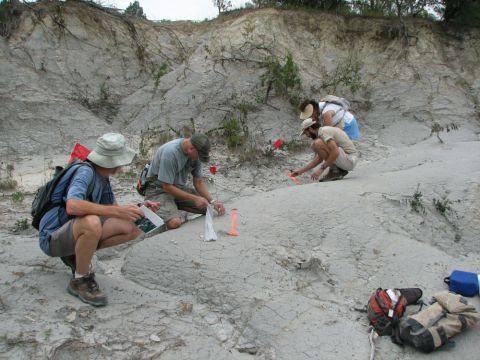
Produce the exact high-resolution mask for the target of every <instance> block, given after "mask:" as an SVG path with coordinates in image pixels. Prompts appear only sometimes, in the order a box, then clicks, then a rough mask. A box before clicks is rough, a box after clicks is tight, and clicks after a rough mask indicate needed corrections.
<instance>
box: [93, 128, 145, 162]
mask: <svg viewBox="0 0 480 360" xmlns="http://www.w3.org/2000/svg"><path fill="white" fill-rule="evenodd" d="M135 154H136V152H135V150H133V149H131V148H129V147H128V146H127V141H126V140H125V137H124V136H123V135H122V134H117V133H107V134H105V135H103V136H102V137H100V138H98V140H97V143H96V144H95V148H94V149H93V151H92V152H91V153H90V154H89V155H88V157H87V159H88V160H90V161H91V162H93V163H94V164H96V165H98V166H101V167H103V168H107V169H112V168H115V167H118V166H124V165H128V164H130V163H131V162H132V160H133V158H134V157H135Z"/></svg>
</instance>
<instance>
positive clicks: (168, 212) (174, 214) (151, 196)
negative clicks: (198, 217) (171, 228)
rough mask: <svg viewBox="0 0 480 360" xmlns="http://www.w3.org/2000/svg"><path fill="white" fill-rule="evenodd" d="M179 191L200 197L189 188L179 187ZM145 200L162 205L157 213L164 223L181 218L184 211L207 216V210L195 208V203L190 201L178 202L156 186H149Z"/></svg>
mask: <svg viewBox="0 0 480 360" xmlns="http://www.w3.org/2000/svg"><path fill="white" fill-rule="evenodd" d="M178 188H179V189H181V190H183V191H185V192H188V193H190V194H194V195H200V194H199V193H198V192H196V191H195V190H194V189H191V188H188V187H178ZM145 200H150V201H157V202H159V203H160V208H159V209H158V211H157V215H158V216H160V217H161V218H162V219H163V221H165V222H168V221H169V220H171V219H174V218H181V217H182V213H181V210H183V211H188V212H191V213H195V214H205V213H206V211H207V210H206V209H200V208H198V207H196V206H195V203H194V202H193V201H190V200H178V199H175V197H173V196H172V195H170V194H167V193H166V192H164V191H163V189H161V188H158V187H156V186H148V187H147V190H146V191H145Z"/></svg>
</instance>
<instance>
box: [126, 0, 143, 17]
mask: <svg viewBox="0 0 480 360" xmlns="http://www.w3.org/2000/svg"><path fill="white" fill-rule="evenodd" d="M124 14H125V15H128V16H135V17H138V18H141V19H146V18H147V16H146V15H145V14H144V12H143V8H142V7H141V6H140V3H139V2H138V1H137V0H135V1H134V2H132V3H130V5H128V7H127V8H126V9H125V12H124Z"/></svg>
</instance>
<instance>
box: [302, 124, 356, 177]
mask: <svg viewBox="0 0 480 360" xmlns="http://www.w3.org/2000/svg"><path fill="white" fill-rule="evenodd" d="M300 135H306V136H308V137H309V138H311V139H312V140H313V143H312V146H311V148H312V150H313V152H314V153H315V156H314V158H313V160H312V161H310V162H309V163H308V164H307V165H305V166H303V167H301V168H300V169H297V170H294V171H292V175H294V176H298V175H301V174H303V173H305V172H307V171H308V170H311V169H313V168H314V167H316V166H317V165H320V164H321V165H320V167H319V168H318V169H317V170H315V171H314V172H313V173H312V175H311V178H312V180H317V179H319V178H320V181H332V180H339V179H342V178H343V177H344V176H345V175H347V174H348V172H349V171H352V170H353V169H354V168H355V165H356V163H357V150H356V148H355V145H354V144H353V142H352V141H351V140H350V139H349V138H348V136H347V134H346V133H345V132H343V131H342V130H340V129H338V128H336V127H331V126H324V127H320V124H319V123H318V122H316V121H314V120H313V119H311V118H309V119H306V120H304V121H303V122H302V125H301V127H300ZM326 169H328V172H327V173H324V171H325V170H326Z"/></svg>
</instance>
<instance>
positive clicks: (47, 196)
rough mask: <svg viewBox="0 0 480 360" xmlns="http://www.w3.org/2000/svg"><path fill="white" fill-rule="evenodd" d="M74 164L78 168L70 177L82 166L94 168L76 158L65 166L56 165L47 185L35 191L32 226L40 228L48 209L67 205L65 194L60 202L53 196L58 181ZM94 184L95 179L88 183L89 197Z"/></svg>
mask: <svg viewBox="0 0 480 360" xmlns="http://www.w3.org/2000/svg"><path fill="white" fill-rule="evenodd" d="M74 166H75V167H76V169H75V171H73V172H72V174H71V176H70V179H72V178H73V176H74V175H75V173H76V172H77V171H78V169H79V168H81V167H82V166H90V167H91V168H92V170H94V169H93V167H92V165H91V164H90V163H89V162H84V161H81V160H76V161H74V162H72V163H71V164H69V165H68V166H67V167H65V168H63V167H61V166H57V167H55V173H54V175H53V178H52V179H51V180H50V181H48V182H47V183H46V184H45V185H42V186H40V187H39V188H38V190H37V192H36V193H35V197H34V198H33V201H32V208H31V211H30V213H31V215H32V226H33V227H34V228H35V229H37V230H38V229H39V227H40V221H41V220H42V217H43V215H45V213H46V212H47V211H48V210H50V209H52V208H53V207H55V206H59V205H61V206H65V204H64V202H63V196H62V197H61V200H60V202H58V203H53V202H52V199H51V198H52V194H53V192H54V191H55V188H56V187H57V185H58V182H59V181H60V180H61V179H62V177H63V176H64V175H65V174H66V173H67V172H68V170H70V169H71V168H72V167H74ZM94 171H95V170H94ZM94 186H95V180H94V181H92V182H91V183H90V184H89V185H88V189H87V199H88V198H90V197H91V196H92V193H93V187H94ZM65 189H68V186H66V187H65Z"/></svg>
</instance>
